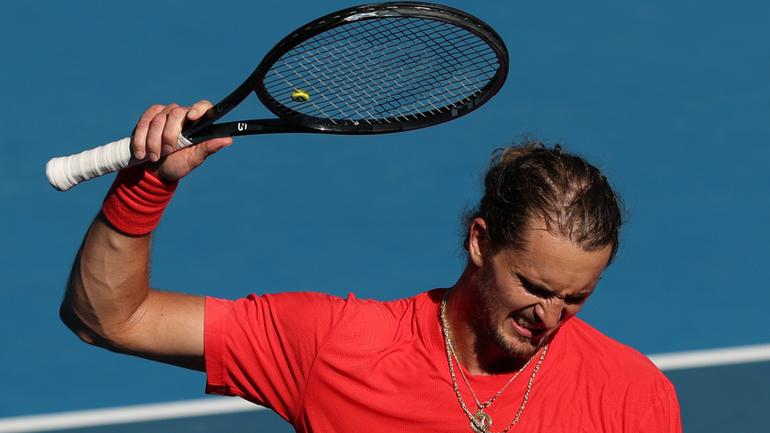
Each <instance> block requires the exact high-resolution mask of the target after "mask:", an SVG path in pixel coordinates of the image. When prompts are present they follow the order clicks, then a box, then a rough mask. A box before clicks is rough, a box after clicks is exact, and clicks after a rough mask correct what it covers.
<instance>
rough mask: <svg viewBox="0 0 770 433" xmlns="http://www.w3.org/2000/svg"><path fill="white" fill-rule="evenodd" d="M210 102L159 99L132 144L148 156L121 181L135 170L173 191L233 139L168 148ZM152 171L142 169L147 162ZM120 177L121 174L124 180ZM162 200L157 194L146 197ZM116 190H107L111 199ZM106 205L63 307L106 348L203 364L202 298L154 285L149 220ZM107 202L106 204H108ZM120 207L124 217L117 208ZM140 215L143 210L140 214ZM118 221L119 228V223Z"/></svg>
mask: <svg viewBox="0 0 770 433" xmlns="http://www.w3.org/2000/svg"><path fill="white" fill-rule="evenodd" d="M210 107H211V103H209V102H208V101H200V102H198V103H196V104H195V105H193V106H192V107H191V108H189V109H188V108H186V107H180V106H178V105H175V104H171V105H168V106H162V105H154V106H152V107H150V108H149V109H148V110H147V111H146V112H145V113H144V114H143V115H142V117H141V118H140V119H139V122H138V123H137V125H136V129H135V131H134V136H133V141H132V151H133V154H134V156H135V157H136V158H139V159H145V160H146V161H147V162H148V163H147V164H145V166H139V167H134V168H132V169H129V170H134V172H133V173H132V175H131V176H130V180H126V178H128V177H129V176H126V175H127V173H123V176H122V177H121V176H119V180H116V185H114V186H113V189H112V190H111V192H110V194H115V191H116V186H117V184H118V183H121V182H122V184H123V185H122V188H123V190H124V191H128V194H129V195H132V194H134V193H135V192H138V194H139V195H140V196H141V195H143V194H145V191H134V190H132V189H131V188H134V189H136V188H138V187H137V186H135V185H134V183H135V179H136V176H137V175H138V176H145V177H146V178H147V179H149V181H150V182H151V183H152V184H153V188H156V189H157V190H158V191H160V192H159V193H158V194H160V195H159V196H162V195H163V194H168V195H170V194H171V193H172V192H173V189H174V188H175V186H176V182H177V181H178V180H179V179H180V178H182V177H184V176H185V175H186V174H187V173H189V172H190V171H191V170H193V169H194V168H195V167H197V166H198V165H200V164H201V163H202V162H203V161H204V160H205V159H206V158H207V157H208V156H210V155H212V154H213V153H215V152H216V151H218V150H219V149H221V148H223V147H225V146H227V145H229V144H230V143H231V142H232V139H230V138H219V139H214V140H210V141H207V142H204V143H200V144H198V145H195V146H192V147H189V148H185V149H182V150H180V151H178V152H175V153H171V152H172V150H173V148H174V145H175V144H176V142H177V138H178V136H179V134H180V132H181V128H182V123H183V122H184V121H185V120H195V119H197V118H198V117H200V116H201V115H202V114H203V113H205V111H206V110H207V109H208V108H210ZM143 167H144V168H146V170H147V173H146V174H145V173H144V168H143ZM121 179H123V180H121ZM146 198H148V199H149V200H150V201H153V200H155V201H157V197H154V196H149V197H146ZM114 199H115V198H114V197H112V198H108V201H109V200H114ZM118 208H119V210H118V211H117V213H111V212H107V213H106V214H105V211H102V212H100V213H99V215H98V216H97V217H96V219H95V220H94V222H93V223H92V224H91V227H90V228H89V230H88V233H87V234H86V237H85V240H84V241H83V244H82V246H81V248H80V251H79V252H78V254H77V257H76V258H75V263H74V264H73V266H72V272H71V274H70V278H69V283H68V285H67V292H66V295H65V297H64V301H63V302H62V305H61V309H60V315H61V318H62V320H63V321H64V323H65V324H66V325H67V327H69V328H70V329H71V330H72V331H73V332H74V333H75V334H77V335H78V336H79V337H80V338H81V339H82V340H83V341H85V342H87V343H90V344H95V345H98V346H102V347H105V348H107V349H110V350H113V351H116V352H123V353H130V354H134V355H138V356H141V357H145V358H149V359H154V360H157V361H162V362H167V363H170V364H174V365H180V366H184V367H188V368H193V369H197V370H203V368H204V364H203V298H202V297H198V296H192V295H186V294H182V293H171V292H164V291H160V290H156V289H153V288H151V287H150V281H149V257H150V245H151V233H149V232H147V233H145V231H151V228H146V229H145V228H144V227H143V226H142V225H141V224H139V225H138V226H139V228H138V229H136V230H133V227H132V220H131V219H132V213H131V212H130V211H126V210H125V209H124V208H123V207H121V206H118ZM105 209H106V208H105ZM106 215H120V219H121V224H116V218H117V217H115V216H111V217H108V216H106ZM137 218H140V217H137ZM116 225H118V226H121V228H122V230H120V229H118V228H116Z"/></svg>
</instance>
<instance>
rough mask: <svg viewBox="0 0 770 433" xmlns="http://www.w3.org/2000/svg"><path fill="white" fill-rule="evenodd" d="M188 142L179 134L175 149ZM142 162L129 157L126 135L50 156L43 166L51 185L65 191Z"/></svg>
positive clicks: (128, 143) (129, 144) (188, 144)
mask: <svg viewBox="0 0 770 433" xmlns="http://www.w3.org/2000/svg"><path fill="white" fill-rule="evenodd" d="M191 144H192V142H190V140H188V139H187V138H185V137H184V136H183V135H181V134H180V135H179V138H178V139H177V144H176V150H179V149H182V148H184V147H187V146H190V145H191ZM143 162H146V161H143V160H139V159H136V158H132V155H131V137H126V138H123V139H120V140H117V141H113V142H112V143H107V144H105V145H102V146H99V147H95V148H93V149H89V150H86V151H83V152H80V153H77V154H75V155H70V156H60V157H57V158H52V159H50V160H49V161H48V163H47V164H46V165H45V175H46V176H47V177H48V182H49V183H50V184H51V185H52V186H53V187H54V188H56V189H58V190H59V191H67V190H68V189H70V188H72V187H73V186H75V185H77V184H79V183H80V182H84V181H86V180H89V179H93V178H95V177H98V176H101V175H104V174H107V173H112V172H115V171H118V170H120V169H123V168H126V167H130V166H133V165H136V164H141V163H143Z"/></svg>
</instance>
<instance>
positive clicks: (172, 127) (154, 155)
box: [131, 100, 212, 162]
mask: <svg viewBox="0 0 770 433" xmlns="http://www.w3.org/2000/svg"><path fill="white" fill-rule="evenodd" d="M211 107H212V104H211V102H209V101H206V100H202V101H198V102H196V103H195V104H193V106H192V107H190V108H189V109H188V108H187V107H182V106H179V105H177V104H169V105H153V106H151V107H150V108H148V109H147V111H145V112H144V114H142V116H141V117H140V118H139V121H138V122H137V124H136V128H135V129H134V135H133V139H132V144H131V150H132V152H133V155H134V157H135V158H136V159H145V158H147V159H148V160H149V161H152V162H156V161H158V160H159V159H160V158H161V156H164V155H168V154H170V153H173V152H174V151H175V150H176V145H177V140H178V138H179V134H181V132H182V126H183V125H184V121H185V120H190V121H193V120H197V119H199V118H200V117H201V116H202V115H203V114H204V113H205V112H206V111H207V110H208V109H209V108H211Z"/></svg>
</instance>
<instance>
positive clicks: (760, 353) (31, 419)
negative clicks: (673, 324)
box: [0, 344, 770, 433]
mask: <svg viewBox="0 0 770 433" xmlns="http://www.w3.org/2000/svg"><path fill="white" fill-rule="evenodd" d="M648 356H649V358H650V360H652V362H654V363H655V365H657V366H658V368H660V369H661V370H680V369H684V368H700V367H714V366H719V365H730V364H744V363H749V362H762V361H770V344H760V345H754V346H740V347H731V348H725V349H710V350H695V351H690V352H675V353H661V354H657V355H648ZM262 409H264V408H263V407H261V406H257V405H255V404H252V403H249V402H247V401H245V400H241V399H240V398H228V397H210V398H204V399H199V400H186V401H177V402H172V403H158V404H143V405H136V406H124V407H119V408H113V409H95V410H83V411H75V412H63V413H54V414H45V415H31V416H20V417H13V418H0V433H23V432H39V431H48V430H63V429H71V428H82V427H93V426H100V425H111V424H125V423H138V422H145V421H158V420H164V419H174V418H183V417H193V416H204V415H221V414H226V413H235V412H246V411H253V410H262Z"/></svg>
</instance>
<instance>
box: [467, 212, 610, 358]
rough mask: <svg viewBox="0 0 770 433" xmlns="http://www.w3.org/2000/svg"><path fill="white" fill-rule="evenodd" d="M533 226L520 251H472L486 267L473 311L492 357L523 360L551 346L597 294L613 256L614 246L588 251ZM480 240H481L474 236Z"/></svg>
mask: <svg viewBox="0 0 770 433" xmlns="http://www.w3.org/2000/svg"><path fill="white" fill-rule="evenodd" d="M480 224H481V226H480V227H479V229H480V233H479V235H482V236H485V230H484V228H483V220H482V221H481V222H480ZM531 226H532V227H533V228H531V229H528V230H527V231H526V232H525V233H524V240H525V242H524V246H523V247H522V248H520V249H518V250H516V249H513V248H506V249H503V250H500V251H497V252H495V253H493V254H489V253H487V254H484V252H483V249H484V246H479V248H480V249H479V251H480V252H481V254H480V255H481V257H476V258H474V257H473V255H474V252H473V251H471V255H472V259H474V261H476V260H478V261H477V265H480V269H479V273H478V280H477V285H476V286H477V287H476V291H477V292H476V299H475V302H474V306H473V307H474V311H473V313H472V317H473V326H474V330H475V333H476V335H477V338H478V341H477V350H481V351H485V352H488V353H489V354H490V355H494V352H498V354H499V355H502V356H503V357H504V358H509V359H511V358H513V359H516V360H521V359H525V358H529V357H530V356H532V354H534V353H535V352H536V351H537V350H538V349H539V348H541V347H542V346H544V345H545V344H547V343H548V342H549V341H550V340H551V338H553V336H554V335H555V333H556V331H557V330H558V328H559V326H561V325H562V324H563V323H564V322H565V321H566V320H567V319H569V318H570V317H572V316H574V315H575V314H577V312H578V311H579V310H580V308H581V307H582V305H583V303H584V302H585V301H586V299H587V298H588V297H589V296H590V295H591V293H593V290H594V288H595V286H596V283H597V282H598V281H599V278H600V276H601V273H602V271H603V270H604V269H605V267H606V266H607V261H608V260H609V257H610V252H611V247H610V246H609V245H608V246H606V247H605V248H602V249H599V250H594V251H585V250H583V249H582V248H581V247H580V246H578V245H576V244H574V243H573V242H572V241H570V240H569V239H566V238H563V237H561V236H558V235H554V234H551V233H549V232H548V231H546V230H545V228H544V226H540V225H531ZM474 241H478V242H480V239H479V238H475V239H474V236H473V234H472V242H474ZM490 351H491V353H490Z"/></svg>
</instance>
